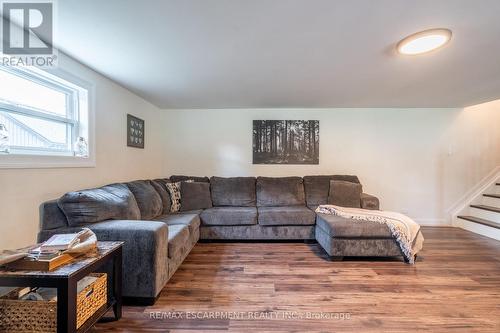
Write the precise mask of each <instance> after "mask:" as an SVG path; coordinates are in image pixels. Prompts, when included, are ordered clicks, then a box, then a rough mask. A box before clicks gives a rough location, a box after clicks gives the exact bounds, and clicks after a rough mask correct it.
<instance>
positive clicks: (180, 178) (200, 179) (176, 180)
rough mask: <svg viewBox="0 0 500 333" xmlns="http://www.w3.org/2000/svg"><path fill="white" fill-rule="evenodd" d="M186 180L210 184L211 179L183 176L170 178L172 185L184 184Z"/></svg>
mask: <svg viewBox="0 0 500 333" xmlns="http://www.w3.org/2000/svg"><path fill="white" fill-rule="evenodd" d="M186 180H192V181H194V182H198V183H210V179H208V177H199V176H183V175H173V176H170V181H171V182H172V183H177V182H184V181H186Z"/></svg>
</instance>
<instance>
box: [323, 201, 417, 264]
mask: <svg viewBox="0 0 500 333" xmlns="http://www.w3.org/2000/svg"><path fill="white" fill-rule="evenodd" d="M316 213H321V214H331V215H336V216H340V217H344V218H347V219H352V220H356V221H370V222H378V223H382V224H385V225H387V227H388V228H389V230H390V231H391V234H392V236H393V237H394V238H395V239H396V241H397V242H398V244H399V246H400V248H401V251H402V252H403V254H404V256H405V258H406V259H407V260H408V261H409V262H410V263H412V264H413V263H414V262H415V255H416V254H417V253H418V252H419V251H420V250H421V249H422V246H423V243H424V236H422V233H421V232H420V225H419V224H418V223H416V222H415V221H413V220H412V219H411V218H409V217H408V216H406V215H403V214H400V213H396V212H388V211H383V210H369V209H361V208H347V207H340V206H334V205H321V206H319V207H318V208H316Z"/></svg>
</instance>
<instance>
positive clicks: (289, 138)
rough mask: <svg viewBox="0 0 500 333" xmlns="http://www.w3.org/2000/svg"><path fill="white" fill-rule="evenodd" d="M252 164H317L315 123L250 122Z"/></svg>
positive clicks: (317, 148) (294, 121)
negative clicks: (251, 123) (251, 124)
mask: <svg viewBox="0 0 500 333" xmlns="http://www.w3.org/2000/svg"><path fill="white" fill-rule="evenodd" d="M253 164H319V120H254V121H253Z"/></svg>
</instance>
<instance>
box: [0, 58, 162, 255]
mask: <svg viewBox="0 0 500 333" xmlns="http://www.w3.org/2000/svg"><path fill="white" fill-rule="evenodd" d="M60 56H61V57H60V58H59V66H60V67H61V68H62V69H64V70H66V71H68V72H70V73H72V74H73V75H75V76H77V77H80V78H81V79H83V80H85V81H87V82H89V83H92V84H95V91H96V96H95V116H96V121H95V123H96V143H97V144H96V149H97V152H96V163H97V164H96V165H97V166H96V167H95V168H59V169H0V249H6V248H15V247H20V246H25V245H29V244H31V243H33V242H34V241H35V239H36V233H37V231H38V220H39V217H38V206H39V204H40V203H41V202H43V201H45V200H49V199H55V198H58V197H59V196H61V195H62V194H64V193H65V192H67V191H70V190H77V189H82V188H88V187H93V186H99V185H103V184H106V183H111V182H116V181H128V180H134V179H142V178H153V177H157V176H160V175H161V171H162V170H163V166H162V162H163V158H162V156H161V155H160V152H161V144H162V142H161V141H162V140H161V135H162V124H161V123H160V122H159V121H158V119H159V118H160V111H159V110H158V109H157V108H156V107H155V106H153V105H151V104H150V103H148V102H146V101H144V100H143V99H141V98H139V97H137V96H136V95H134V94H132V93H131V92H129V91H128V90H126V89H124V88H122V87H120V86H118V85H117V84H115V83H114V82H112V81H110V80H108V79H106V78H104V77H103V76H101V75H99V74H97V73H95V72H93V71H91V70H89V69H88V68H86V67H85V66H83V65H81V64H79V63H77V62H75V61H73V60H70V59H68V58H67V57H64V55H62V54H61V53H60ZM127 113H131V114H133V115H136V116H138V117H140V118H142V119H144V120H145V122H146V123H145V124H146V133H145V134H146V138H145V144H146V148H145V149H136V148H129V147H127V146H126V114H127Z"/></svg>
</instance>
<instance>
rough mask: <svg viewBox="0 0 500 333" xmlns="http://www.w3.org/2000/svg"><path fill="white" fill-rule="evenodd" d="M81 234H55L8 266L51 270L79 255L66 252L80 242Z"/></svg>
mask: <svg viewBox="0 0 500 333" xmlns="http://www.w3.org/2000/svg"><path fill="white" fill-rule="evenodd" d="M79 236H80V234H79V233H74V234H57V235H54V236H52V237H50V238H49V239H48V240H47V241H45V242H44V243H42V244H41V245H40V246H37V247H34V248H31V249H30V250H29V251H28V254H27V256H25V257H23V258H22V259H20V260H16V261H13V262H10V263H8V264H7V266H8V267H9V268H11V269H22V270H36V271H51V270H53V269H55V268H57V267H59V266H61V265H64V264H66V263H68V262H70V261H72V260H73V259H74V258H76V257H77V256H78V255H79V254H70V253H64V251H66V250H68V249H71V248H72V247H74V246H75V245H77V244H78V243H79V242H80V240H79Z"/></svg>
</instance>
